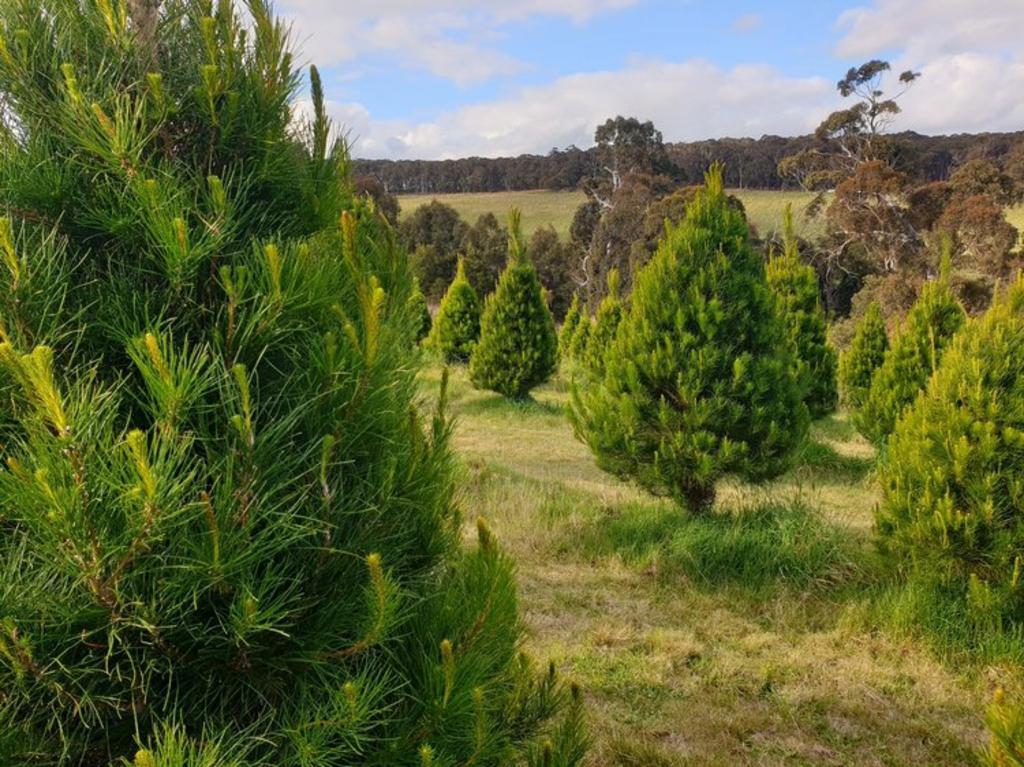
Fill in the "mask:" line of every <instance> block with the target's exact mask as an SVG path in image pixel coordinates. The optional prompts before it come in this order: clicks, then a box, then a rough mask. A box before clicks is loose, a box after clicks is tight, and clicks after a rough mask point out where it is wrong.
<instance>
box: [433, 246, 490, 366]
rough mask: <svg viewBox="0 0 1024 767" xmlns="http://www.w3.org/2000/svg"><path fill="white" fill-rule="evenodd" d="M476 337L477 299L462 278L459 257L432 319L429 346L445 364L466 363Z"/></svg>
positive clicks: (464, 271) (478, 305)
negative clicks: (452, 278) (450, 280)
mask: <svg viewBox="0 0 1024 767" xmlns="http://www.w3.org/2000/svg"><path fill="white" fill-rule="evenodd" d="M479 337H480V299H479V298H477V295H476V291H475V290H474V289H473V286H472V285H470V284H469V280H467V279H466V266H465V262H464V261H463V260H462V259H461V258H460V259H459V264H458V267H457V268H456V272H455V279H454V280H452V284H451V285H449V286H448V290H447V292H446V293H445V294H444V298H442V299H441V306H440V307H439V308H438V310H437V317H435V318H434V327H433V330H432V332H431V336H430V345H431V346H432V347H433V348H434V349H435V350H437V352H438V353H439V354H440V355H441V357H442V359H444V361H445V362H467V361H468V360H469V356H470V354H472V352H473V347H474V346H476V342H477V339H478V338H479Z"/></svg>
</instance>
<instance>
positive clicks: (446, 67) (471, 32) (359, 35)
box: [278, 0, 639, 85]
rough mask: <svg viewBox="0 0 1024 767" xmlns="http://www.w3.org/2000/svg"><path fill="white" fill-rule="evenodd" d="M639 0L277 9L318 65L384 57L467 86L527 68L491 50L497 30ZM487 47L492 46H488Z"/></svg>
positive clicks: (490, 0)
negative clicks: (544, 17)
mask: <svg viewBox="0 0 1024 767" xmlns="http://www.w3.org/2000/svg"><path fill="white" fill-rule="evenodd" d="M637 2H639V0H431V1H430V2H424V0H376V2H373V3H346V2H339V0H283V2H282V3H281V4H280V5H279V7H278V9H279V12H280V13H281V15H282V16H284V17H285V18H287V19H288V20H289V21H290V22H291V23H292V26H293V29H294V31H295V34H296V36H297V38H298V40H299V42H300V43H301V44H302V48H303V51H304V53H305V55H306V56H307V57H308V58H309V60H310V61H313V62H316V63H317V64H318V65H320V66H322V67H330V66H333V65H337V64H342V63H348V62H351V61H353V60H355V59H356V58H358V57H360V56H363V55H366V54H372V53H386V54H388V55H391V56H395V57H397V58H398V60H399V61H400V62H402V63H403V64H405V65H407V66H412V67H421V68H425V69H426V70H428V71H430V72H432V73H433V74H435V75H438V76H440V77H445V78H448V79H451V80H453V81H455V82H456V83H459V84H462V85H465V84H470V83H474V82H482V81H485V80H488V79H490V78H492V77H495V76H498V75H508V74H513V73H515V72H518V71H520V70H521V69H522V68H524V67H525V64H524V63H523V62H521V61H517V60H516V59H514V58H512V57H511V56H508V55H506V54H504V53H502V52H500V51H498V50H495V48H494V45H493V42H494V41H495V40H496V39H497V38H499V37H500V29H501V26H502V25H503V24H505V23H508V22H510V21H515V20H518V19H523V18H527V17H529V16H534V15H547V16H559V17H563V18H569V19H571V20H573V21H576V22H583V21H586V20H587V19H589V18H591V17H592V16H594V15H595V14H598V13H602V12H606V11H610V10H615V9H619V8H626V7H629V6H631V5H634V4H636V3H637ZM488 43H491V44H490V45H489V44H488Z"/></svg>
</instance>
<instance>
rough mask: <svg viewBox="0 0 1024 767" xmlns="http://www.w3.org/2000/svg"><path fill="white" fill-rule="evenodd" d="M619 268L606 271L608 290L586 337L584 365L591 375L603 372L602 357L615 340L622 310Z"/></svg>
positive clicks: (599, 374)
mask: <svg viewBox="0 0 1024 767" xmlns="http://www.w3.org/2000/svg"><path fill="white" fill-rule="evenodd" d="M619 282H620V281H619V270H618V269H611V270H610V271H609V272H608V292H607V293H606V294H605V297H604V298H602V299H601V303H600V304H598V307H597V316H596V317H595V318H594V327H593V329H592V330H591V332H590V335H589V336H588V338H587V348H586V353H585V354H584V360H583V361H584V365H585V367H586V369H587V371H588V372H589V374H591V375H595V376H601V375H602V374H603V373H604V358H605V355H606V354H607V353H608V347H609V346H610V345H611V343H612V341H614V340H615V333H616V332H617V331H618V329H619V323H620V322H621V321H622V314H623V311H624V308H623V305H622V298H620V296H619Z"/></svg>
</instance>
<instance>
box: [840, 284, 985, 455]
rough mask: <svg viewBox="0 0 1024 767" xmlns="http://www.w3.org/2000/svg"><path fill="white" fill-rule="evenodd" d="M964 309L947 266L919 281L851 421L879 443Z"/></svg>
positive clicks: (935, 359)
mask: <svg viewBox="0 0 1024 767" xmlns="http://www.w3.org/2000/svg"><path fill="white" fill-rule="evenodd" d="M966 317H967V315H966V314H965V312H964V309H963V307H962V306H961V305H960V302H959V301H957V298H956V295H955V294H954V293H953V290H952V288H951V287H950V284H949V279H948V270H947V269H943V276H941V277H939V279H936V280H932V281H931V282H928V283H926V284H925V286H924V287H923V288H922V289H921V294H920V296H918V299H917V301H916V302H915V303H914V305H913V307H911V309H910V312H909V313H908V314H907V317H906V319H905V320H904V321H903V325H902V327H901V328H900V332H899V334H898V335H897V336H896V338H895V340H894V341H893V343H892V346H891V347H890V348H889V350H888V351H887V352H886V353H885V358H884V360H883V361H882V364H881V366H880V367H879V368H878V370H877V371H875V374H874V375H873V376H872V377H871V386H870V387H869V388H868V392H867V395H866V396H865V398H864V401H863V402H862V403H861V406H860V407H859V408H858V409H857V410H856V411H855V412H854V423H855V424H856V425H857V428H858V430H859V431H860V433H861V434H863V435H864V436H865V437H867V438H868V439H870V440H871V441H872V442H874V443H875V444H876V445H882V444H883V443H884V442H885V440H886V438H888V436H889V435H890V434H892V431H893V429H894V428H895V427H896V422H897V420H898V419H899V417H900V415H901V414H902V413H903V411H904V410H905V409H906V408H907V407H908V406H909V405H911V404H913V402H914V400H915V399H916V398H917V395H918V393H919V392H920V391H921V390H922V389H923V388H924V387H925V385H926V384H927V383H928V379H929V378H930V377H931V375H932V372H933V371H934V370H935V368H936V366H937V365H938V364H939V361H940V359H941V358H942V353H943V351H944V350H945V349H946V347H947V346H948V345H949V342H950V341H951V340H952V338H953V336H954V335H955V334H956V332H957V331H958V330H960V328H961V327H962V326H963V324H964V321H965V319H966Z"/></svg>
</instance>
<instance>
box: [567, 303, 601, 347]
mask: <svg viewBox="0 0 1024 767" xmlns="http://www.w3.org/2000/svg"><path fill="white" fill-rule="evenodd" d="M593 328H594V321H593V319H591V317H590V312H588V311H587V307H586V306H583V307H581V310H580V318H579V322H577V323H576V329H575V330H573V332H572V336H571V337H570V338H569V350H568V352H567V355H566V356H568V358H569V359H571V360H579V359H580V358H582V356H583V355H584V353H586V351H587V343H588V342H589V341H590V333H591V331H592V330H593Z"/></svg>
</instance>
